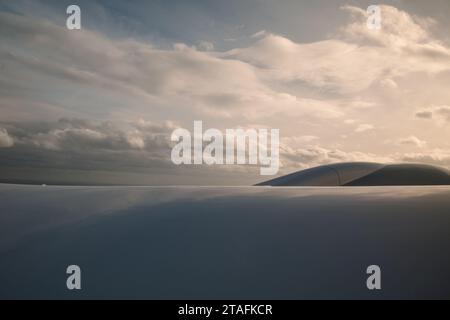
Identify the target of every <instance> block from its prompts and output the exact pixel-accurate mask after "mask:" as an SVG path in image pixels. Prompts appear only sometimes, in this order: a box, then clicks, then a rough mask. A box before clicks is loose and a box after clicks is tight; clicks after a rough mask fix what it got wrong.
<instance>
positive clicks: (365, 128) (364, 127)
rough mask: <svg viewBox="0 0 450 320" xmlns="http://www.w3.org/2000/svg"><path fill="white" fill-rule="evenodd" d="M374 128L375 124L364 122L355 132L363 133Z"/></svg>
mask: <svg viewBox="0 0 450 320" xmlns="http://www.w3.org/2000/svg"><path fill="white" fill-rule="evenodd" d="M373 129H375V127H374V126H373V125H371V124H368V123H363V124H360V125H358V126H357V127H356V129H355V132H357V133H362V132H366V131H370V130H373Z"/></svg>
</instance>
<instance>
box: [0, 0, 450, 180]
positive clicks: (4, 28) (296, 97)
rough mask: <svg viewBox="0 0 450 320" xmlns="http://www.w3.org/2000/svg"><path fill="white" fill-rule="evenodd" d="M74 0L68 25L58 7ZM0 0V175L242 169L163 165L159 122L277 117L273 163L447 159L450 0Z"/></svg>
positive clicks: (288, 166)
mask: <svg viewBox="0 0 450 320" xmlns="http://www.w3.org/2000/svg"><path fill="white" fill-rule="evenodd" d="M70 4H77V5H78V6H79V7H80V8H81V25H82V28H81V30H69V29H67V28H66V19H67V17H68V15H67V14H66V8H67V6H69V5H70ZM371 4H373V3H371V2H370V1H329V0H327V1H324V0H318V1H287V0H286V1H285V0H282V1H268V0H246V1H235V0H232V1H206V0H205V1H186V0H183V1H181V0H180V1H178V0H174V1H77V2H76V3H75V2H73V1H22V0H18V1H4V0H0V181H18V182H34V183H48V184H49V183H68V184H131V185H142V184H143V185H178V184H181V185H186V184H192V185H247V184H253V183H257V182H261V181H264V180H267V179H266V178H267V177H262V176H260V175H259V172H260V171H259V167H255V166H248V165H247V166H245V165H223V166H220V165H214V166H208V165H198V166H187V165H182V166H176V165H174V164H173V163H172V162H171V160H170V152H171V148H172V147H173V142H171V141H170V135H171V133H172V132H173V130H174V129H176V128H179V127H182V128H186V129H188V130H193V122H194V120H201V121H203V125H204V127H205V128H217V129H219V130H223V131H224V130H226V129H228V128H269V129H270V128H276V129H279V130H280V161H281V167H280V170H279V175H280V174H285V173H289V172H293V171H297V170H301V169H305V168H309V167H313V166H317V165H321V164H326V163H334V162H345V161H374V162H383V163H398V162H420V163H429V164H434V165H439V166H442V167H447V168H450V139H449V137H450V90H448V86H449V83H450V36H449V32H448V31H449V30H450V2H449V1H448V0H432V1H420V0H404V1H403V0H396V1H385V2H383V3H377V5H380V8H381V17H382V20H381V29H380V30H372V29H369V28H368V27H367V24H366V22H367V19H368V15H367V12H366V9H367V7H368V6H369V5H371Z"/></svg>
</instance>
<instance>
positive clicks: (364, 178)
mask: <svg viewBox="0 0 450 320" xmlns="http://www.w3.org/2000/svg"><path fill="white" fill-rule="evenodd" d="M413 185H450V172H449V171H448V170H446V169H443V168H439V167H435V166H431V165H424V164H389V165H384V164H380V163H370V162H353V163H338V164H330V165H323V166H319V167H315V168H311V169H307V170H302V171H299V172H295V173H292V174H289V175H285V176H282V177H279V178H276V179H273V180H269V181H266V182H263V183H260V184H258V186H413Z"/></svg>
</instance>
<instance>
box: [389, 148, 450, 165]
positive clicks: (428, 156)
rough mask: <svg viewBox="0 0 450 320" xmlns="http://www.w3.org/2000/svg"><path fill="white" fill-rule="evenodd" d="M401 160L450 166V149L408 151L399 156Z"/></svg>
mask: <svg viewBox="0 0 450 320" xmlns="http://www.w3.org/2000/svg"><path fill="white" fill-rule="evenodd" d="M397 157H398V159H399V160H401V161H407V162H417V163H428V164H433V165H438V166H443V167H447V168H450V151H449V150H443V149H433V150H430V151H427V152H416V153H406V154H404V155H400V156H397Z"/></svg>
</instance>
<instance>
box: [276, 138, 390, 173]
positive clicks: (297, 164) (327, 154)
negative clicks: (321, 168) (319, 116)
mask: <svg viewBox="0 0 450 320" xmlns="http://www.w3.org/2000/svg"><path fill="white" fill-rule="evenodd" d="M280 154H281V156H282V158H281V159H282V160H281V162H282V164H283V171H285V172H286V171H289V170H290V171H292V170H296V169H297V170H298V169H302V168H309V167H313V166H318V165H322V164H328V163H336V162H353V161H367V162H382V163H387V162H392V161H393V158H391V157H389V156H379V155H376V154H373V153H365V152H359V151H350V152H348V151H343V150H340V149H337V148H326V147H323V146H319V145H315V146H309V147H307V148H291V147H289V146H287V145H282V147H281V151H280Z"/></svg>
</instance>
